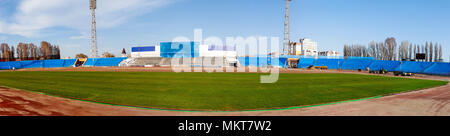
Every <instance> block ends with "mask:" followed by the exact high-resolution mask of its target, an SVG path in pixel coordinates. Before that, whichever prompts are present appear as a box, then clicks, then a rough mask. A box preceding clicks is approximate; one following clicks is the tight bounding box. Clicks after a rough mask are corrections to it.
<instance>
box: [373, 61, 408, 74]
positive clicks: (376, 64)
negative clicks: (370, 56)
mask: <svg viewBox="0 0 450 136" xmlns="http://www.w3.org/2000/svg"><path fill="white" fill-rule="evenodd" d="M400 63H401V62H400V61H386V60H374V61H373V62H372V64H370V66H369V69H370V70H387V71H391V72H392V71H395V68H397V67H398V66H400Z"/></svg>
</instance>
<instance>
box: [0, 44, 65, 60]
mask: <svg viewBox="0 0 450 136" xmlns="http://www.w3.org/2000/svg"><path fill="white" fill-rule="evenodd" d="M0 49H1V55H0V56H1V61H17V60H47V59H60V58H61V53H60V49H59V46H57V45H51V44H50V43H48V42H46V41H42V42H41V46H40V47H38V46H36V45H34V44H33V43H19V45H17V48H16V49H14V46H11V47H9V45H8V44H7V43H2V44H1V47H0ZM16 53H17V54H16Z"/></svg>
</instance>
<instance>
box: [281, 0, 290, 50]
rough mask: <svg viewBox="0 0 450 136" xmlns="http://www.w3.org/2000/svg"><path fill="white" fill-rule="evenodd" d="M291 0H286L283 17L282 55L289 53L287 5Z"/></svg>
mask: <svg viewBox="0 0 450 136" xmlns="http://www.w3.org/2000/svg"><path fill="white" fill-rule="evenodd" d="M290 2H291V0H286V15H285V18H284V40H283V55H289V53H290V52H291V48H290V32H289V29H290V28H289V16H290V15H289V5H290Z"/></svg>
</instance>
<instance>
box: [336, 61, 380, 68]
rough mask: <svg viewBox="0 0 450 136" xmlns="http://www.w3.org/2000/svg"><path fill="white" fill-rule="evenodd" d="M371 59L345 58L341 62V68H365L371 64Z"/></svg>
mask: <svg viewBox="0 0 450 136" xmlns="http://www.w3.org/2000/svg"><path fill="white" fill-rule="evenodd" d="M372 62H373V60H369V59H347V60H344V62H343V63H342V66H341V69H348V70H359V69H366V68H367V67H369V65H370V64H372Z"/></svg>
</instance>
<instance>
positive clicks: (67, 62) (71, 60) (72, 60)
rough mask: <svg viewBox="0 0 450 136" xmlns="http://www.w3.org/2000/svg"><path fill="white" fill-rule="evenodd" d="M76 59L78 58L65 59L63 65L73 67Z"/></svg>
mask: <svg viewBox="0 0 450 136" xmlns="http://www.w3.org/2000/svg"><path fill="white" fill-rule="evenodd" d="M76 61H77V59H65V60H64V64H63V67H71V66H73V64H75V62H76Z"/></svg>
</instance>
